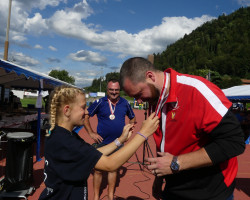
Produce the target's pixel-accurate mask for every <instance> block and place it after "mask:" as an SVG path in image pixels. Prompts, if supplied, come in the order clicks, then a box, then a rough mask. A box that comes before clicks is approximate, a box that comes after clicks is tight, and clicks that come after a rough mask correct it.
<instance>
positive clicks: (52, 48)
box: [48, 45, 57, 51]
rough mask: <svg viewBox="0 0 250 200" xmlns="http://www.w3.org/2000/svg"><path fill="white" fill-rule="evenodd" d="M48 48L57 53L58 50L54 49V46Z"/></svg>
mask: <svg viewBox="0 0 250 200" xmlns="http://www.w3.org/2000/svg"><path fill="white" fill-rule="evenodd" d="M48 48H49V49H50V50H51V51H57V48H55V47H53V46H51V45H50V46H49V47H48Z"/></svg>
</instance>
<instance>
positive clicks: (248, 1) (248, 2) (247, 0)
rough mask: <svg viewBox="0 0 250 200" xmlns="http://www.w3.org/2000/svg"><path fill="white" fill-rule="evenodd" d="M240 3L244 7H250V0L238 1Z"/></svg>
mask: <svg viewBox="0 0 250 200" xmlns="http://www.w3.org/2000/svg"><path fill="white" fill-rule="evenodd" d="M238 3H239V4H240V5H242V6H250V0H238Z"/></svg>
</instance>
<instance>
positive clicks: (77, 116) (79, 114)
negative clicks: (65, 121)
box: [70, 94, 88, 126]
mask: <svg viewBox="0 0 250 200" xmlns="http://www.w3.org/2000/svg"><path fill="white" fill-rule="evenodd" d="M70 108H71V112H70V121H71V123H72V125H74V126H82V125H83V122H84V119H85V115H87V114H88V111H87V108H86V100H85V96H84V95H82V94H78V95H77V96H76V98H75V101H74V102H73V103H72V104H71V105H70Z"/></svg>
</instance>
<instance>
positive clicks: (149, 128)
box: [139, 112, 160, 137]
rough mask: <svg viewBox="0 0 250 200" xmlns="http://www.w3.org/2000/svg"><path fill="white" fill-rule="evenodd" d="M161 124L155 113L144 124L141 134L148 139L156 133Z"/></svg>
mask: <svg viewBox="0 0 250 200" xmlns="http://www.w3.org/2000/svg"><path fill="white" fill-rule="evenodd" d="M159 123H160V120H159V118H158V116H155V112H153V113H152V114H151V115H150V116H149V117H148V118H147V119H146V120H145V121H144V122H143V123H142V127H141V130H140V131H139V132H141V133H142V134H143V135H145V136H146V137H149V136H150V135H152V134H153V133H154V132H155V131H156V129H157V128H158V125H159Z"/></svg>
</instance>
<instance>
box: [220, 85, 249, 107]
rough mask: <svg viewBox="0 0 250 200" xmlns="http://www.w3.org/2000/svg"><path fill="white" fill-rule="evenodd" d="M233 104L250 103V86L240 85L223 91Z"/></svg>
mask: <svg viewBox="0 0 250 200" xmlns="http://www.w3.org/2000/svg"><path fill="white" fill-rule="evenodd" d="M222 91H223V92H224V94H225V95H226V97H227V98H228V99H229V100H230V101H233V102H243V103H244V102H250V85H239V86H234V87H231V88H227V89H224V90H222Z"/></svg>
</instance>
